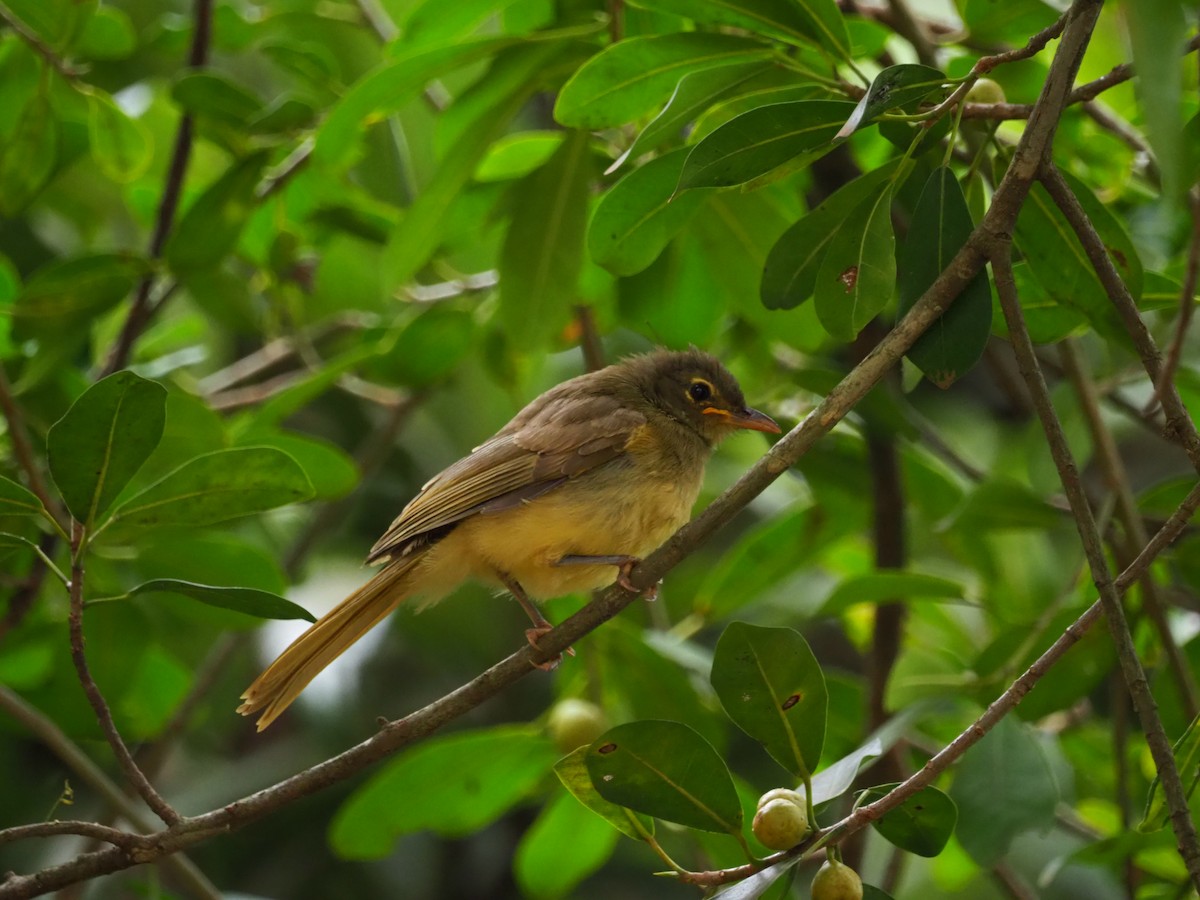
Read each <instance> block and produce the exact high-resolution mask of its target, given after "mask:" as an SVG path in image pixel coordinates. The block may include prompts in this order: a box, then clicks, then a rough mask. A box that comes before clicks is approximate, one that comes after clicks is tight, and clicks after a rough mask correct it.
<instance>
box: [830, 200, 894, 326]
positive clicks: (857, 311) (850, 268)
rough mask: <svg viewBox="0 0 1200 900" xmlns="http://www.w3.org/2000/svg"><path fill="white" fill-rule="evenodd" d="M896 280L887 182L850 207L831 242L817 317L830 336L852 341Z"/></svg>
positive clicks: (877, 310)
mask: <svg viewBox="0 0 1200 900" xmlns="http://www.w3.org/2000/svg"><path fill="white" fill-rule="evenodd" d="M895 280H896V236H895V233H894V232H893V231H892V189H891V187H890V186H889V187H887V188H885V189H884V190H883V191H882V192H881V193H880V194H878V195H877V196H875V197H868V198H867V199H866V200H864V201H863V202H862V203H860V204H859V205H858V206H856V207H855V208H854V209H853V210H851V211H850V213H849V214H848V215H847V217H846V220H845V222H844V223H843V225H842V227H841V228H840V229H838V233H837V234H836V235H834V237H833V239H832V240H831V241H830V242H829V249H828V250H826V251H825V258H824V259H823V260H821V265H820V268H819V269H818V270H817V282H816V285H815V288H814V295H813V302H814V303H815V304H816V309H817V317H818V318H819V319H820V320H821V324H822V325H823V326H824V327H825V330H826V331H827V332H829V334H830V336H831V337H833V338H835V339H837V340H840V341H845V342H847V343H848V342H850V341H852V340H854V338H855V337H856V336H857V335H858V333H859V332H860V331H862V329H863V327H864V326H865V325H866V324H867V323H868V322H870V321H871V320H872V319H873V318H875V316H876V315H878V314H879V313H880V312H882V311H883V308H884V307H885V306H886V305H887V303H888V301H889V300H891V298H892V291H893V288H894V284H895Z"/></svg>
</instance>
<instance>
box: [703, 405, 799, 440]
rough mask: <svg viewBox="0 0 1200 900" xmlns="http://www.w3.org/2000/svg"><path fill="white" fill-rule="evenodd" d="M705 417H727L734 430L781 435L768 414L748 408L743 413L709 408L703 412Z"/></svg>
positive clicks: (713, 407)
mask: <svg viewBox="0 0 1200 900" xmlns="http://www.w3.org/2000/svg"><path fill="white" fill-rule="evenodd" d="M703 412H704V414H705V415H712V416H725V417H726V418H727V419H728V420H729V424H730V425H732V426H733V427H734V428H745V429H747V430H748V431H765V432H767V433H768V434H779V432H780V428H779V426H778V425H776V424H775V420H774V419H772V418H771V417H770V416H768V415H767V414H766V413H760V412H759V411H758V410H757V409H751V408H750V407H748V406H747V407H746V408H745V409H743V410H742V411H741V412H736V413H735V412H730V411H729V410H727V409H719V408H717V407H715V406H709V407H707V408H705V409H704V410H703Z"/></svg>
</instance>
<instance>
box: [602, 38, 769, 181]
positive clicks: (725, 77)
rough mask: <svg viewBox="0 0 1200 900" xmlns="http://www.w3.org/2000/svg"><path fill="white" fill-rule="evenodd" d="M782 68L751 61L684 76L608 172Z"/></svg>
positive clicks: (669, 138)
mask: <svg viewBox="0 0 1200 900" xmlns="http://www.w3.org/2000/svg"><path fill="white" fill-rule="evenodd" d="M782 71H783V70H782V69H780V68H779V67H778V66H777V65H776V64H774V63H769V62H758V61H755V62H749V63H742V64H738V65H730V66H718V67H717V68H715V69H701V70H700V71H698V72H690V73H688V74H687V75H684V76H683V78H681V79H680V80H679V84H677V85H676V86H675V93H673V94H672V95H671V99H670V100H668V101H667V105H666V106H664V107H663V108H662V111H661V112H660V113H659V114H658V115H657V116H655V117H654V119H652V120H651V122H650V124H649V125H647V126H646V127H645V128H643V129H642V130H641V132H639V133H638V136H637V138H636V139H635V140H634V142H633V144H632V145H631V146H630V148H629V149H628V150H626V151H625V152H624V153H622V154H621V158H620V159H618V160H617V161H616V162H615V163H613V164H612V165H611V166H610V167H609V170H608V171H609V172H612V171H614V170H615V169H617V168H618V167H619V166H621V165H622V164H623V163H624V162H625V161H626V160H627V159H637V158H638V157H640V156H642V155H643V154H644V153H646V152H648V151H650V150H653V149H654V148H655V147H657V146H659V145H660V144H662V143H664V142H666V141H669V140H673V139H675V138H678V137H679V135H680V134H682V133H683V130H684V128H685V127H686V126H687V124H688V123H689V122H694V121H695V120H696V119H697V118H698V117H699V115H700V114H701V113H703V112H704V111H705V110H706V109H708V108H709V107H710V106H712V105H713V104H714V103H716V102H717V101H719V100H721V99H723V98H725V97H728V96H730V95H732V94H735V93H737V92H738V90H739V88H743V87H745V86H747V85H749V84H752V83H754V80H755V79H756V78H759V77H760V76H763V75H766V74H767V73H772V72H782Z"/></svg>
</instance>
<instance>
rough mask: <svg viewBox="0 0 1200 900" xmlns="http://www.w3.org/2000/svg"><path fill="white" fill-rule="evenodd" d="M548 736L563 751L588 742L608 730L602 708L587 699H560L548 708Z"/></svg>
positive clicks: (569, 750)
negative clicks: (552, 706) (551, 707)
mask: <svg viewBox="0 0 1200 900" xmlns="http://www.w3.org/2000/svg"><path fill="white" fill-rule="evenodd" d="M548 727H549V729H550V738H551V739H552V740H553V741H554V746H556V747H558V749H559V750H561V751H562V752H563V753H570V752H571V751H572V750H574V749H575V748H576V747H582V746H583V745H584V744H590V743H591V742H592V741H594V740H595V739H596V738H598V737H600V735H602V734H604V732H605V731H607V730H608V718H607V717H606V716H605V715H604V710H602V709H601V708H600V707H598V706H597V705H596V704H595V703H591V702H589V701H587V700H579V699H577V698H570V699H567V700H560V701H559V702H558V703H556V704H554V708H553V709H552V710H550V720H549V722H548Z"/></svg>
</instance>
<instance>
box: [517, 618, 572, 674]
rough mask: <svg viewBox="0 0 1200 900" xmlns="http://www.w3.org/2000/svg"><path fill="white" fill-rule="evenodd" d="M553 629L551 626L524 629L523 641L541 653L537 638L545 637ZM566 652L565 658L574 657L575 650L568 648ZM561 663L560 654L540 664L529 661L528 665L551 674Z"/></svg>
mask: <svg viewBox="0 0 1200 900" xmlns="http://www.w3.org/2000/svg"><path fill="white" fill-rule="evenodd" d="M553 628H554V626H553V625H539V626H537V627H536V628H526V629H525V640H527V641H529V646H531V647H532V648H533V649H534V650H538V651H541V649H542V648H541V647H540V646H538V638H540V637H544V636H546V635H547V634H549V633H550V631H551V630H552V629H553ZM566 652H567V656H574V655H575V648H574V647H568V648H567V651H566ZM561 662H562V654H561V653H559V654H557V655H556V656H554V657H551V658H550V659H547V660H543V661H542V662H535V661H534V660H532V659H531V660H530V661H529V664H530V665H531V666H533V667H534V668H535V669H541V670H542V671H543V672H553V671H554V670H555V669H557V668H558V666H559V664H560V663H561Z"/></svg>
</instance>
